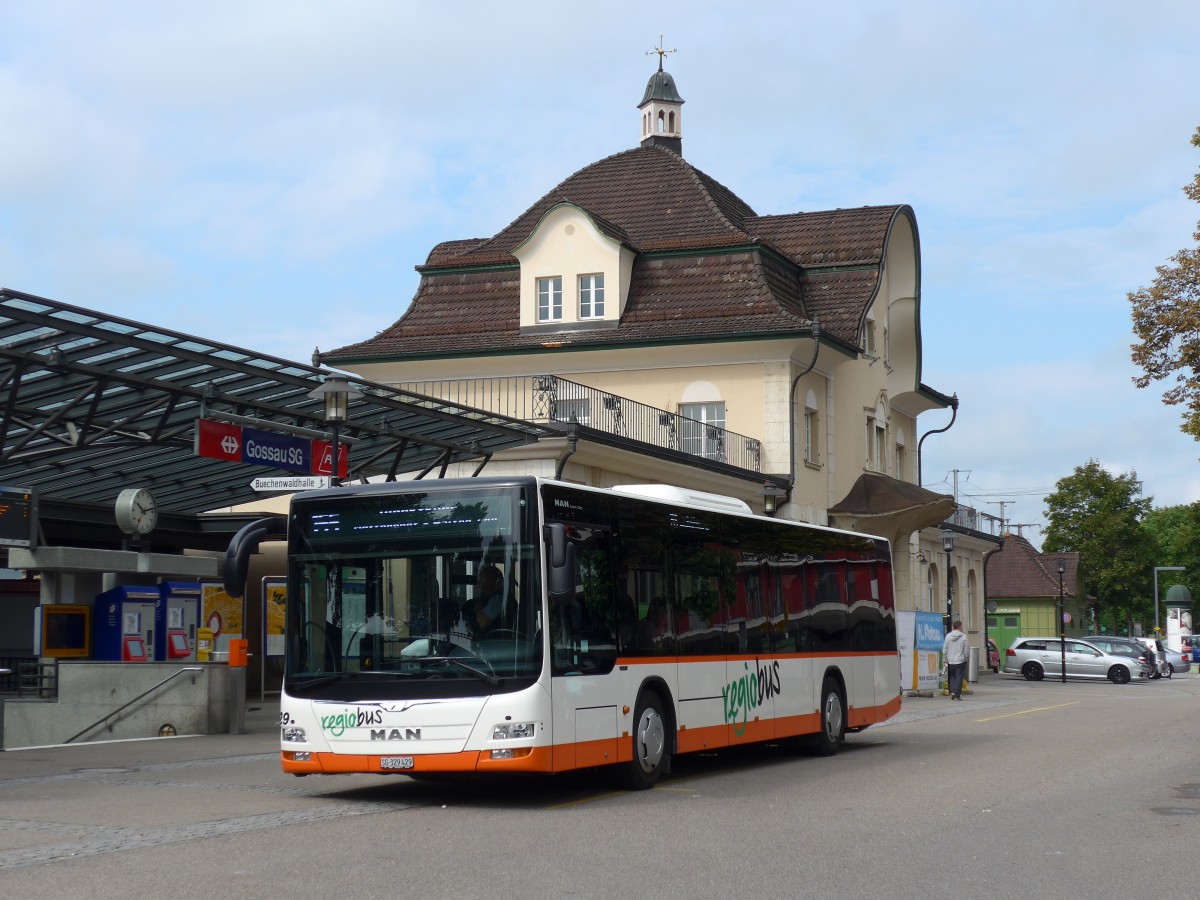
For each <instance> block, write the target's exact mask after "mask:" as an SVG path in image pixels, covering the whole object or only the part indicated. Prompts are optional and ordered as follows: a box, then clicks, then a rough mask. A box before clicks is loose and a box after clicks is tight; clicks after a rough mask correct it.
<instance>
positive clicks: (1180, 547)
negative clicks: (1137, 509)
mask: <svg viewBox="0 0 1200 900" xmlns="http://www.w3.org/2000/svg"><path fill="white" fill-rule="evenodd" d="M1143 524H1144V525H1145V528H1146V531H1147V532H1148V533H1149V534H1150V538H1151V540H1153V541H1154V565H1156V566H1183V567H1184V571H1182V572H1162V573H1160V574H1159V576H1158V590H1159V593H1160V594H1161V597H1160V600H1161V599H1163V598H1165V597H1166V595H1167V588H1168V587H1170V586H1171V585H1173V584H1182V585H1184V586H1185V587H1187V589H1188V590H1189V591H1191V593H1192V596H1193V597H1200V590H1198V588H1200V503H1189V504H1186V505H1184V506H1165V507H1162V508H1160V509H1154V510H1151V511H1150V514H1149V515H1148V516H1146V519H1145V522H1144V523H1143ZM1151 594H1152V595H1153V591H1151Z"/></svg>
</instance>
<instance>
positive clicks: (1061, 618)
mask: <svg viewBox="0 0 1200 900" xmlns="http://www.w3.org/2000/svg"><path fill="white" fill-rule="evenodd" d="M1066 571H1067V562H1066V560H1064V559H1063V558H1062V557H1061V556H1060V557H1059V558H1058V646H1059V648H1060V650H1061V652H1062V669H1060V670H1059V671H1061V672H1062V681H1063V684H1066V683H1067V611H1066V610H1065V609H1064V608H1063V573H1064V572H1066Z"/></svg>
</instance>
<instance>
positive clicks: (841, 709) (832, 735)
mask: <svg viewBox="0 0 1200 900" xmlns="http://www.w3.org/2000/svg"><path fill="white" fill-rule="evenodd" d="M845 735H846V701H844V700H843V699H842V692H841V690H839V688H838V685H837V682H836V681H834V680H833V679H832V678H826V679H825V683H824V684H823V685H821V731H820V733H819V734H818V735H817V738H816V744H815V745H814V746H815V749H816V752H817V755H818V756H833V754H835V753H837V752H838V748H839V747H840V746H841V745H842V739H843V738H844V737H845Z"/></svg>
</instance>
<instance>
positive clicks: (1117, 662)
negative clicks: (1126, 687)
mask: <svg viewBox="0 0 1200 900" xmlns="http://www.w3.org/2000/svg"><path fill="white" fill-rule="evenodd" d="M1064 656H1065V657H1066V663H1067V677H1068V678H1107V679H1108V680H1109V681H1111V682H1113V684H1125V683H1127V682H1129V681H1131V680H1141V679H1144V678H1149V677H1150V669H1149V667H1148V666H1147V665H1146V663H1145V662H1143V661H1142V660H1141V659H1139V658H1137V657H1134V656H1121V655H1118V654H1115V653H1106V652H1104V651H1103V650H1101V649H1100V648H1099V647H1097V646H1095V645H1094V644H1090V643H1088V642H1087V641H1084V640H1079V639H1072V638H1068V639H1067V641H1066V644H1065V646H1064V644H1063V643H1062V642H1061V641H1060V639H1059V638H1056V637H1019V638H1017V639H1016V640H1015V641H1013V643H1012V646H1011V647H1009V648H1008V649H1007V650H1006V651H1005V652H1004V674H1006V675H1023V676H1024V677H1025V679H1026V680H1028V681H1041V680H1042V679H1043V678H1045V677H1046V676H1047V675H1049V676H1051V677H1053V678H1061V677H1062V662H1063V657H1064Z"/></svg>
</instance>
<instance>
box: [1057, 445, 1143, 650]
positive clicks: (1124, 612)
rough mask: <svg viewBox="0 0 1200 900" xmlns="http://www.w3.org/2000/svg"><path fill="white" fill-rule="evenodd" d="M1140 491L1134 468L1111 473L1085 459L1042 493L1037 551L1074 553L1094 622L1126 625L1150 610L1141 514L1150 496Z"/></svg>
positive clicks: (1094, 462)
mask: <svg viewBox="0 0 1200 900" xmlns="http://www.w3.org/2000/svg"><path fill="white" fill-rule="evenodd" d="M1141 493H1142V483H1141V482H1140V481H1138V478H1137V473H1136V472H1132V471H1131V472H1129V473H1128V474H1126V475H1116V476H1114V475H1112V474H1110V473H1109V472H1108V471H1107V470H1105V469H1104V468H1103V467H1102V466H1101V465H1100V463H1099V462H1097V461H1096V460H1094V459H1091V460H1088V462H1087V464H1086V465H1083V466H1077V467H1076V469H1075V471H1074V473H1072V474H1071V475H1068V476H1067V477H1066V478H1062V479H1060V480H1059V481H1058V483H1057V484H1055V491H1054V493H1052V494H1050V495H1049V496H1048V497H1046V518H1047V521H1048V524H1047V527H1046V532H1045V535H1044V537H1043V539H1042V552H1043V553H1059V552H1064V551H1072V550H1074V551H1077V552H1078V553H1079V569H1080V581H1081V583H1082V584H1085V585H1087V589H1088V591H1089V592H1090V593H1092V594H1093V595H1094V596H1095V597H1096V622H1097V624H1099V623H1100V622H1101V621H1105V622H1106V623H1111V624H1112V625H1113V626H1117V625H1118V624H1120V625H1128V623H1129V622H1130V621H1131V620H1132V619H1134V618H1136V617H1144V615H1145V614H1146V613H1147V612H1148V611H1150V599H1149V598H1150V595H1151V594H1152V593H1153V591H1152V590H1151V584H1152V579H1153V566H1154V562H1153V560H1154V544H1153V541H1152V539H1151V537H1150V534H1149V532H1148V531H1147V530H1146V528H1145V527H1144V525H1143V520H1144V519H1145V517H1146V515H1147V514H1148V513H1149V512H1150V503H1151V500H1152V498H1150V497H1142V496H1141ZM1102 616H1103V617H1104V618H1103V620H1102V619H1101V617H1102Z"/></svg>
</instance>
